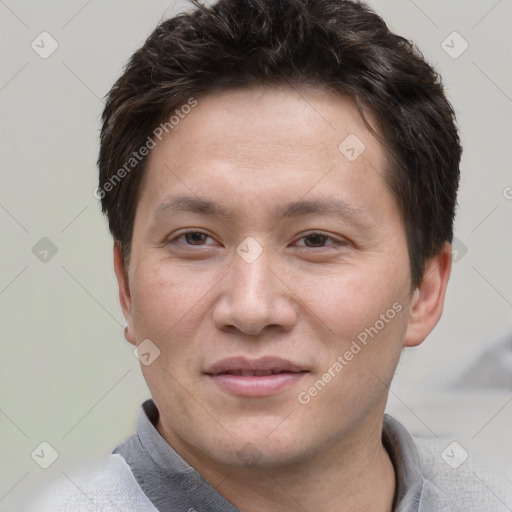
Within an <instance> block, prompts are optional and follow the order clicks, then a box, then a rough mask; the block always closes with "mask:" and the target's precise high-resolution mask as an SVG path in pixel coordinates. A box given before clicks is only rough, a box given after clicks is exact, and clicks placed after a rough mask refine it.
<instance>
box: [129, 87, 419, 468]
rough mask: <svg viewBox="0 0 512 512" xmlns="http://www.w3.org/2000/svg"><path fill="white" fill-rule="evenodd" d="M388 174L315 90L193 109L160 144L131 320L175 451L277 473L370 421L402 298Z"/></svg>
mask: <svg viewBox="0 0 512 512" xmlns="http://www.w3.org/2000/svg"><path fill="white" fill-rule="evenodd" d="M347 137H348V139H347ZM343 141H345V142H343ZM340 144H341V146H340ZM363 144H364V146H363ZM385 169H386V156H385V149H384V148H383V147H382V146H381V145H380V144H379V143H378V142H377V141H376V139H375V138H374V137H373V136H372V135H371V134H370V132H369V131H368V130H367V129H366V127H365V125H364V123H363V121H362V119H361V117H360V115H359V113H358V111H357V108H356V106H355V105H354V103H353V102H352V101H351V100H350V99H348V98H345V97H342V96H338V95H334V94H333V93H325V92H321V91H320V90H318V89H314V88H301V89H297V90H294V89H291V88H285V87H283V88H250V89H246V90H237V91H226V92H221V93H214V94H211V95H209V96H205V97H200V98H198V104H197V106H196V107H195V108H194V109H192V111H191V113H190V114H188V115H187V116H186V117H185V118H184V119H182V120H180V122H179V124H178V126H176V127H175V128H174V130H173V131H172V132H171V133H170V135H169V136H167V137H166V138H164V139H163V140H162V142H161V143H159V144H158V145H157V147H156V148H155V149H153V150H152V152H151V154H150V158H149V161H148V166H147V170H146V174H145V177H144V180H143V184H142V188H141V191H140V198H139V203H138V206H137V211H136V217H135V225H134V231H133V243H132V250H131V258H130V264H129V268H128V269H127V274H128V282H129V285H128V286H129V296H128V299H127V301H126V304H127V305H126V307H125V314H126V316H127V319H128V324H129V332H130V334H131V335H132V336H133V337H134V338H136V342H137V343H141V342H142V341H143V340H151V342H152V343H153V344H154V345H156V346H157V347H158V349H159V350H160V355H159V356H158V357H157V358H156V359H155V360H154V362H153V363H152V364H150V365H148V366H145V365H143V366H142V370H143V372H144V377H145V379H146V381H147V384H148V386H149V388H150V390H151V393H152V396H153V399H154V401H155V403H156V405H157V407H158V409H159V411H160V420H159V423H158V430H159V431H160V432H161V433H162V434H163V435H164V436H165V437H166V438H167V440H168V441H170V442H171V444H172V445H173V446H174V447H175V448H176V449H177V450H178V451H179V452H180V453H181V454H182V455H185V454H187V453H188V454H189V455H190V457H192V458H196V459H203V460H205V461H206V460H207V461H210V462H217V463H219V464H228V465H237V464H239V465H243V464H247V463H257V464H261V465H262V466H267V467H271V466H276V465H285V464H288V463H292V462H296V461H298V460H303V459H304V458H307V457H312V456H315V455H316V454H319V453H320V452H322V450H328V449H329V450H332V449H335V447H336V446H341V444H342V443H343V442H344V441H343V440H345V441H346V440H348V439H350V440H351V442H357V439H358V436H365V435H367V434H368V432H370V431H372V430H375V428H376V427H378V425H379V422H380V421H381V420H382V414H383V411H384V407H385V401H386V397H387V387H388V385H389V383H390V382H391V378H392V375H393V372H394V370H395V367H396V364H397V361H398V358H399V355H400V351H401V349H402V346H403V342H404V336H405V334H406V329H407V324H408V316H409V309H410V304H411V294H410V286H411V281H410V271H409V258H408V251H407V244H406V238H405V231H404V226H403V222H402V219H401V216H400V212H399V208H398V205H397V203H396V201H395V199H394V197H393V196H392V194H391V192H390V191H389V189H388V188H387V186H386V185H385V181H384V175H385V172H386V171H385ZM178 198H186V199H187V200H188V202H187V200H185V199H181V200H179V199H178ZM199 200H200V201H207V202H210V203H212V204H214V205H217V206H216V208H217V209H216V210H215V211H213V210H211V209H208V208H200V207H196V208H195V209H194V208H192V206H193V203H195V202H197V201H199ZM322 204H323V205H324V207H323V208H322V207H321V206H322ZM187 233H189V234H188V235H187ZM147 343H148V342H146V344H147ZM146 346H149V347H152V346H153V345H146ZM151 350H155V349H151ZM155 353H156V352H155ZM350 354H352V356H350ZM269 373H271V374H270V375H269Z"/></svg>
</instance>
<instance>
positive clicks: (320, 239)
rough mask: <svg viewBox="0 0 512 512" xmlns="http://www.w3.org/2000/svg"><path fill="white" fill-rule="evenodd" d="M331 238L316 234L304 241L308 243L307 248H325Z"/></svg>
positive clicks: (305, 238)
mask: <svg viewBox="0 0 512 512" xmlns="http://www.w3.org/2000/svg"><path fill="white" fill-rule="evenodd" d="M329 238H330V237H328V236H325V235H319V234H314V235H309V236H305V237H304V240H305V241H306V243H305V245H306V247H323V245H324V244H325V242H326V240H328V239H329ZM307 240H309V241H310V242H311V244H308V243H307Z"/></svg>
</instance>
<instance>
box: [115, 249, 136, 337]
mask: <svg viewBox="0 0 512 512" xmlns="http://www.w3.org/2000/svg"><path fill="white" fill-rule="evenodd" d="M114 270H115V273H116V277H117V284H118V286H119V302H120V303H121V309H122V310H123V315H124V318H125V320H126V324H127V327H126V329H125V330H124V337H125V338H126V341H129V342H130V343H132V344H133V345H135V344H136V338H135V330H134V328H133V317H132V298H131V295H130V287H129V285H128V278H127V273H126V272H125V268H124V262H123V251H122V249H121V245H120V244H119V242H114ZM126 270H127V269H126Z"/></svg>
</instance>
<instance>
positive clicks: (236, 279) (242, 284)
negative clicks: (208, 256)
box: [213, 249, 297, 336]
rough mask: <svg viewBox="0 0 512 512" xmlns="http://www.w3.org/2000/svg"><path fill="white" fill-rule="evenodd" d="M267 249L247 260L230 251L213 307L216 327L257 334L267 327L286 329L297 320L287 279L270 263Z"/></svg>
mask: <svg viewBox="0 0 512 512" xmlns="http://www.w3.org/2000/svg"><path fill="white" fill-rule="evenodd" d="M269 251H270V250H269V249H265V250H264V251H263V253H262V254H261V255H260V256H259V257H258V258H257V259H256V260H255V261H252V262H251V263H248V262H247V261H245V260H244V259H243V258H241V257H240V256H239V255H238V254H235V255H234V260H233V263H232V267H231V269H230V271H229V272H228V274H227V275H226V277H225V278H224V279H223V280H222V283H223V285H222V286H223V288H222V292H221V293H222V294H221V296H220V298H219V300H218V301H217V303H216V305H215V309H214V311H213V320H214V323H215V326H216V327H217V328H218V329H220V330H235V329H236V330H238V331H240V332H242V333H244V334H248V335H254V336H256V335H260V336H261V335H262V334H264V333H266V332H267V331H270V330H282V331H289V330H291V329H292V328H293V326H294V325H295V323H296V322H297V307H296V303H295V301H294V300H293V297H294V294H293V293H292V291H291V289H290V283H287V282H286V277H284V276H283V275H279V271H278V269H277V266H276V265H272V261H271V260H272V258H270V257H269V256H270V255H269ZM272 267H273V268H272ZM281 274H283V273H282V272H281Z"/></svg>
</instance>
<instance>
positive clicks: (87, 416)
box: [0, 0, 512, 511]
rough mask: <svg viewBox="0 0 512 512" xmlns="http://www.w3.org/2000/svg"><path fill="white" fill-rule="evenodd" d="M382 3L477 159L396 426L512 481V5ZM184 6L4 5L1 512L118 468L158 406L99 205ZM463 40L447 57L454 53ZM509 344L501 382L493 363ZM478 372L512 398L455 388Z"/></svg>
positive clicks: (397, 400) (467, 159)
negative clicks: (104, 176)
mask: <svg viewBox="0 0 512 512" xmlns="http://www.w3.org/2000/svg"><path fill="white" fill-rule="evenodd" d="M370 4H371V5H372V6H373V7H374V8H375V9H376V10H377V12H379V13H380V14H381V15H382V16H383V18H384V19H385V20H386V21H387V22H388V24H389V26H390V28H391V29H392V30H394V31H396V32H398V33H400V34H402V35H404V36H406V37H408V38H411V39H413V40H414V41H415V42H416V43H417V44H418V46H419V48H420V49H421V50H422V52H423V53H424V55H425V56H426V58H427V59H428V60H429V61H430V62H431V63H433V64H434V65H435V66H436V67H437V69H438V70H439V72H440V73H441V75H442V76H443V80H444V83H445V85H446V90H447V94H448V96H449V99H450V101H451V102H452V103H453V105H454V107H455V110H456V112H457V115H458V119H459V125H460V129H461V135H462V139H463V143H464V157H463V161H462V182H461V190H460V196H459V205H460V207H459V211H458V218H457V223H456V235H457V238H458V240H460V242H457V243H458V244H459V246H458V258H457V259H458V261H457V262H456V263H455V265H454V267H453V271H452V278H451V283H450V285H449V288H448V294H447V301H446V307H445V312H444V316H443V318H442V320H441V322H440V323H439V324H438V326H437V327H436V329H435V331H434V332H433V334H432V335H431V336H430V337H429V338H428V340H427V341H426V342H425V343H424V344H423V345H422V346H421V347H419V348H416V349H410V350H407V351H406V352H405V354H404V356H403V359H402V361H401V363H400V364H399V367H398V372H397V377H396V379H395V382H394V384H393V386H392V389H391V394H390V402H389V411H390V412H392V413H393V414H394V415H395V416H397V417H398V418H399V419H400V420H401V421H402V422H404V423H405V424H406V425H407V426H408V427H409V428H410V429H411V431H413V432H415V433H417V434H422V435H437V436H440V437H441V436H447V439H448V440H450V441H452V440H456V441H457V442H459V443H460V445H461V446H462V447H463V448H464V449H465V450H466V451H467V452H468V453H469V454H470V456H471V455H472V454H473V453H477V452H479V453H483V454H484V455H485V456H486V457H487V459H488V460H489V461H490V462H491V464H492V465H493V466H494V467H495V468H496V469H499V470H500V471H502V472H504V473H505V474H507V475H508V478H509V479H512V463H511V460H512V435H511V432H512V428H511V427H512V393H511V391H512V376H511V374H510V373H509V374H506V372H507V371H508V370H510V368H511V367H512V362H511V360H510V358H511V357H512V352H511V349H510V340H511V339H512V272H511V270H510V264H511V261H512V260H511V254H512V229H511V224H512V223H511V220H512V200H511V199H510V198H511V197H512V188H507V187H512V172H511V165H510V144H511V142H512V139H511V122H510V118H511V115H512V82H511V78H512V73H511V68H510V62H512V51H511V38H510V27H511V26H512V25H511V22H512V0H500V1H496V0H481V1H468V0H450V1H443V0H415V1H414V2H413V1H412V0H392V1H390V0H386V1H384V0H374V1H372V2H370ZM173 5H174V6H173ZM184 5H186V4H185V3H184V2H181V3H175V4H173V2H169V1H156V0H154V1H151V2H142V1H138V2H136V1H134V0H130V1H127V0H125V1H122V2H121V1H120V0H117V1H105V0H104V1H100V0H92V1H89V2H86V1H83V0H73V1H67V2H64V1H56V0H54V1H50V0H44V1H37V2H36V1H35V0H30V1H29V0H27V1H23V0H17V1H15V0H5V1H3V0H0V27H1V34H2V35H1V38H2V46H1V50H0V51H1V57H2V66H1V69H0V108H1V121H2V122H1V130H2V131H1V137H0V145H1V155H2V160H1V173H2V174H1V182H0V183H1V187H0V226H1V231H0V232H1V248H2V250H1V253H0V254H1V256H0V258H1V260H0V314H1V336H2V340H1V349H2V353H1V372H0V390H1V396H0V445H1V452H0V453H1V467H0V510H2V511H19V510H20V509H21V503H22V502H23V500H24V499H25V498H26V497H27V496H30V495H32V494H33V493H34V492H36V490H37V489H38V488H39V486H41V485H42V484H44V483H46V482H47V481H48V480H49V479H50V480H51V479H52V478H54V477H55V476H57V475H62V472H64V474H66V475H68V474H70V471H71V470H72V468H74V467H75V466H77V465H81V464H84V463H92V462H94V460H96V459H98V458H99V457H101V456H104V455H105V454H107V453H109V452H110V451H111V450H112V449H113V448H114V447H115V446H116V445H117V444H118V443H119V442H120V441H121V440H123V439H124V438H126V437H127V436H128V435H130V434H131V433H133V432H134V429H135V416H136V412H137V408H138V406H139V404H140V403H141V402H142V401H143V400H144V399H145V398H147V397H149V392H148V389H147V387H146V385H145V383H144V381H143V379H142V376H141V372H140V369H139V367H138V365H139V363H138V361H137V360H136V359H135V357H134V356H133V354H132V348H133V347H132V346H131V345H129V344H128V343H127V342H125V341H124V337H123V318H122V315H121V311H120V308H119V306H118V301H117V290H116V283H115V281H114V273H113V269H112V248H111V246H112V243H111V239H110V237H109V234H108V231H107V227H106V221H105V219H104V218H102V216H101V214H100V213H99V205H98V201H97V200H96V199H95V198H94V197H93V194H92V192H93V189H94V188H95V187H96V186H97V184H96V179H97V169H96V159H97V152H98V133H99V127H100V123H99V116H100V114H101V111H102V108H103V103H102V98H103V96H104V95H105V94H106V93H107V91H108V90H109V88H110V87H111V85H112V84H113V82H114V80H115V79H116V78H117V77H118V76H119V74H120V73H121V69H122V66H123V65H124V64H125V63H126V61H127V59H128V58H129V56H130V55H131V54H132V52H133V51H134V50H135V49H137V48H138V47H139V46H140V45H141V44H142V43H143V41H144V40H145V38H146V37H147V36H148V35H149V33H150V32H151V30H152V29H153V28H154V26H155V25H156V24H157V22H158V21H159V20H160V19H161V18H162V16H163V17H164V18H166V17H169V16H171V15H172V14H173V13H174V12H176V10H179V9H180V8H182V7H183V6H184ZM43 31H47V32H49V33H50V34H51V36H52V37H53V38H54V39H55V40H56V41H57V42H58V45H59V46H58V49H57V50H56V51H55V52H54V53H53V54H52V55H51V56H50V57H49V58H47V59H42V58H41V57H40V56H39V55H38V54H37V53H36V52H35V51H34V50H33V49H32V48H31V43H32V41H33V40H35V39H36V42H37V40H38V39H37V37H38V36H39V34H40V33H41V32H43ZM453 31H457V32H458V33H459V34H460V36H462V38H464V40H465V41H467V43H468V44H469V47H468V49H467V50H466V51H465V52H464V53H463V54H462V55H460V56H459V57H458V58H456V59H454V58H452V57H451V56H449V55H448V54H447V53H446V51H445V50H444V49H443V47H442V42H443V41H444V40H446V38H447V36H449V35H450V34H451V33H452V32H453ZM457 38H458V36H455V39H453V37H452V38H451V39H450V38H449V39H448V40H447V42H446V43H444V44H445V45H446V44H448V45H450V46H453V47H454V48H452V52H454V51H457V50H460V49H461V48H462V47H461V46H460V45H461V44H463V42H462V40H460V39H457ZM452 41H453V42H452ZM507 196H508V199H507ZM42 237H48V238H49V239H50V240H51V241H52V242H53V243H54V244H55V246H56V247H57V249H58V252H57V253H56V254H55V255H54V256H53V257H51V258H48V261H46V262H42V261H40V260H39V259H38V258H37V257H36V255H34V254H33V252H32V248H33V246H34V245H35V244H36V243H37V242H38V241H39V240H40V239H41V238H42ZM461 244H463V245H461ZM464 247H465V248H467V253H466V254H463V253H464ZM461 248H462V249H461ZM40 256H41V255H40ZM507 340H509V345H508V349H507V348H506V347H505V345H501V346H502V352H501V353H500V354H501V355H500V356H499V357H500V361H501V362H500V364H501V370H500V369H499V365H496V364H494V363H492V362H491V363H489V365H487V366H485V365H484V363H480V362H479V361H480V358H481V355H482V354H483V353H484V352H485V350H488V349H493V347H494V348H495V350H496V351H498V350H499V346H500V345H499V344H500V343H506V342H507ZM497 353H498V352H497ZM507 358H508V359H507ZM474 365H476V366H474ZM480 370H482V371H483V370H485V371H486V372H487V373H485V372H484V373H485V375H487V376H488V377H485V375H484V377H485V378H491V379H492V378H493V377H494V378H496V379H498V380H499V378H501V379H502V384H501V385H496V386H494V387H489V386H486V385H481V386H479V387H476V388H474V389H469V388H464V387H462V388H458V389H456V387H455V386H454V383H455V382H456V381H458V380H460V379H464V374H466V375H468V374H469V380H471V378H473V377H474V376H475V375H476V372H478V371H480ZM500 371H501V374H500ZM500 375H501V377H500ZM466 378H467V377H466ZM42 441H47V442H49V443H50V444H51V445H52V446H53V447H54V448H55V449H56V450H57V452H58V454H59V457H58V459H57V460H56V461H55V462H54V463H53V465H52V466H51V467H50V468H49V469H46V470H43V469H41V468H40V467H39V466H38V465H37V464H36V463H35V462H34V460H33V459H32V458H31V453H32V452H33V450H34V449H35V448H36V447H38V445H39V444H40V443H41V442H42Z"/></svg>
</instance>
